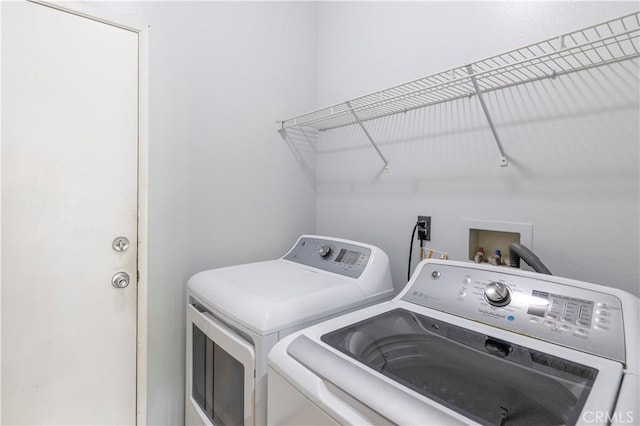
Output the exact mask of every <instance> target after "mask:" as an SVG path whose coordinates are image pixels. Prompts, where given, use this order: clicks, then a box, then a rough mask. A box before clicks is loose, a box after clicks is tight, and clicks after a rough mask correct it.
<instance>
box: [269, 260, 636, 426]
mask: <svg viewBox="0 0 640 426" xmlns="http://www.w3.org/2000/svg"><path fill="white" fill-rule="evenodd" d="M638 322H639V318H638V299H637V298H636V297H634V296H632V295H630V294H628V293H626V292H624V291H620V290H616V289H613V288H609V287H603V286H599V285H595V284H589V283H584V282H579V281H574V280H569V279H565V278H559V277H554V276H550V275H541V274H536V273H531V272H525V271H520V270H519V269H511V268H505V267H493V266H482V265H476V264H470V263H463V262H454V261H438V260H426V261H423V262H422V263H421V264H420V265H419V266H418V268H417V269H416V272H415V273H414V274H413V276H412V278H411V280H410V281H409V283H408V284H407V286H406V287H405V289H404V290H403V291H402V292H401V293H400V294H399V295H398V296H397V297H396V298H394V299H393V300H392V301H389V302H385V303H381V304H378V305H376V306H373V307H370V308H367V309H364V310H360V311H358V312H353V313H351V314H347V315H343V316H340V317H337V318H334V319H331V320H328V321H325V322H322V323H320V324H317V325H314V326H312V327H310V328H308V329H306V330H302V331H300V332H297V333H294V334H292V335H291V336H288V337H287V338H285V339H283V340H282V341H281V342H279V343H278V344H277V345H276V346H275V347H274V349H273V350H272V351H271V354H270V355H269V407H268V423H269V424H270V425H283V424H289V425H291V424H300V425H302V424H304V425H317V424H323V425H327V424H420V425H445V424H484V425H545V426H549V425H565V424H567V425H572V424H587V425H593V424H621V425H622V424H624V425H638V424H640V412H639V411H638V405H639V402H638V398H639V393H638V357H639V353H638Z"/></svg>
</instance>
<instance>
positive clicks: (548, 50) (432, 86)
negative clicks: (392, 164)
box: [277, 12, 640, 170]
mask: <svg viewBox="0 0 640 426" xmlns="http://www.w3.org/2000/svg"><path fill="white" fill-rule="evenodd" d="M639 39H640V12H635V13H631V14H628V15H624V16H621V17H618V18H614V19H611V20H608V21H604V22H601V23H599V24H595V25H592V26H589V27H585V28H582V29H579V30H576V31H573V32H570V33H566V34H561V35H558V36H556V37H553V38H550V39H547V40H543V41H540V42H537V43H533V44H530V45H527V46H524V47H521V48H518V49H514V50H510V51H508V52H504V53H501V54H498V55H495V56H491V57H489V58H485V59H482V60H478V61H475V62H472V63H470V64H467V65H463V66H459V67H456V68H452V69H449V70H445V71H442V72H439V73H436V74H432V75H429V76H427V77H423V78H419V79H417V80H413V81H410V82H408V83H404V84H400V85H397V86H393V87H390V88H387V89H384V90H378V91H376V92H373V93H370V94H368V95H364V96H361V97H359V98H355V99H351V100H348V101H345V102H342V103H339V104H335V105H332V106H329V107H326V108H321V109H318V110H316V111H312V112H308V113H306V114H302V115H299V116H296V117H293V118H289V119H286V120H280V121H277V126H278V130H279V131H286V129H288V128H300V129H302V128H311V129H316V130H317V131H320V132H322V131H326V130H330V129H335V128H338V127H344V126H349V125H353V124H356V125H358V126H359V127H360V128H361V129H362V130H363V131H364V132H365V135H366V136H367V139H369V142H371V144H372V145H373V147H374V148H375V149H376V151H377V153H378V155H379V156H380V158H381V159H382V161H383V162H384V163H385V169H386V170H388V167H389V166H388V162H387V160H386V158H385V157H384V155H382V153H381V152H380V150H379V149H378V146H377V145H376V144H375V142H374V141H373V138H372V137H371V135H370V134H369V132H368V131H367V129H366V127H365V123H366V122H367V121H369V120H374V119H377V118H382V117H386V116H389V115H394V114H398V113H403V112H408V111H412V110H415V109H419V108H425V107H428V106H431V105H437V104H440V103H444V102H450V101H454V100H457V99H464V98H468V97H470V96H473V95H477V96H478V100H479V102H480V105H481V107H482V109H483V111H484V114H485V116H486V118H487V121H488V123H489V127H490V128H491V132H492V134H493V137H494V139H495V141H496V144H497V146H498V150H499V151H500V166H506V165H507V164H508V158H507V155H506V154H505V152H504V148H503V146H502V142H501V140H500V137H499V135H498V132H497V130H496V126H495V123H494V122H493V120H492V118H491V114H490V112H489V109H488V107H487V105H486V103H485V101H484V98H483V95H484V94H486V93H489V92H492V91H496V90H501V89H506V88H509V87H514V86H518V85H521V84H526V83H531V82H534V81H538V80H545V79H556V78H557V77H559V76H562V75H565V74H570V73H574V72H578V71H583V70H588V69H592V68H595V67H600V66H605V65H611V64H614V63H618V62H622V61H627V60H631V59H637V58H640V46H639Z"/></svg>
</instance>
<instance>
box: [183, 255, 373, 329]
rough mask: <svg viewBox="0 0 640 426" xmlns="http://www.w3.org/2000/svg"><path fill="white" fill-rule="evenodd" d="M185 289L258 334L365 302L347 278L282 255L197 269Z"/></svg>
mask: <svg viewBox="0 0 640 426" xmlns="http://www.w3.org/2000/svg"><path fill="white" fill-rule="evenodd" d="M187 288H188V290H189V291H190V292H191V293H192V294H193V295H194V296H195V297H197V298H198V299H199V300H200V302H201V303H202V304H204V305H205V306H208V307H209V308H211V309H213V310H215V311H218V312H220V313H222V314H224V315H227V316H228V317H229V318H230V319H233V320H234V321H236V322H238V323H240V324H241V325H243V326H245V327H247V328H248V329H250V330H252V331H253V332H255V333H258V334H262V335H266V334H270V333H273V332H276V331H280V330H283V329H286V328H289V327H293V326H296V325H299V324H302V323H305V322H308V321H313V320H315V319H318V318H321V317H324V316H327V315H331V314H333V313H337V312H342V311H344V310H347V309H349V308H351V307H353V306H356V305H362V304H363V303H366V301H367V297H365V296H364V295H363V294H362V291H361V290H360V288H359V287H358V285H357V284H356V281H354V280H353V279H350V278H342V277H340V276H338V275H335V274H329V273H323V272H319V271H316V270H314V269H311V268H307V267H304V266H301V265H298V264H295V263H292V262H289V261H287V260H282V259H277V260H269V261H266V262H257V263H250V264H245V265H237V266H231V267H228V268H219V269H211V270H208V271H203V272H200V273H198V274H196V275H194V276H193V277H192V278H191V279H190V280H189V282H188V283H187ZM372 300H373V299H372Z"/></svg>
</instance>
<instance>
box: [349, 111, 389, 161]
mask: <svg viewBox="0 0 640 426" xmlns="http://www.w3.org/2000/svg"><path fill="white" fill-rule="evenodd" d="M347 107H348V108H349V109H350V110H351V114H353V118H355V119H356V123H358V125H359V126H360V128H361V129H362V131H363V132H364V134H365V135H366V136H367V139H369V142H371V145H373V147H374V148H375V150H376V152H377V153H378V155H379V156H380V158H381V159H382V161H383V162H384V171H385V172H389V162H388V161H387V159H386V158H384V155H382V152H380V149H379V148H378V145H376V143H375V142H374V141H373V138H372V137H371V135H370V134H369V132H368V131H367V128H366V127H364V124H362V121H360V117H358V114H356V112H355V111H354V109H353V107H352V106H351V101H347Z"/></svg>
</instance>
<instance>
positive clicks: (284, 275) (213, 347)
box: [185, 235, 393, 425]
mask: <svg viewBox="0 0 640 426" xmlns="http://www.w3.org/2000/svg"><path fill="white" fill-rule="evenodd" d="M392 296H393V285H392V282H391V273H390V271H389V258H388V257H387V255H386V254H385V253H384V252H383V251H382V250H380V249H379V248H377V247H374V246H371V245H368V244H363V243H358V242H354V241H347V240H342V239H337V238H328V237H319V236H310V235H304V236H302V237H300V238H299V239H298V241H297V242H296V244H295V245H294V246H293V248H292V249H291V250H290V251H289V252H288V253H287V254H286V255H285V256H283V257H282V258H281V259H276V260H270V261H266V262H257V263H251V264H245V265H238V266H232V267H227V268H219V269H212V270H208V271H204V272H200V273H198V274H196V275H194V276H193V277H192V278H191V279H190V280H189V282H188V283H187V348H186V349H187V354H186V397H185V423H186V424H189V425H192V424H197V425H203V424H215V425H242V424H244V425H253V424H266V416H267V412H266V410H267V400H266V397H267V354H268V353H269V351H270V350H271V348H272V347H273V346H274V345H275V344H276V343H277V342H278V340H280V339H281V338H282V337H284V336H286V335H288V334H290V333H292V332H294V331H296V330H300V329H302V328H304V327H308V326H310V325H312V324H314V323H316V322H318V321H320V320H323V319H327V318H330V317H333V316H336V315H338V314H342V313H345V312H349V311H352V310H354V309H358V308H362V307H364V306H368V305H371V304H374V303H378V302H382V301H385V300H388V299H390V298H391V297H392Z"/></svg>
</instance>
